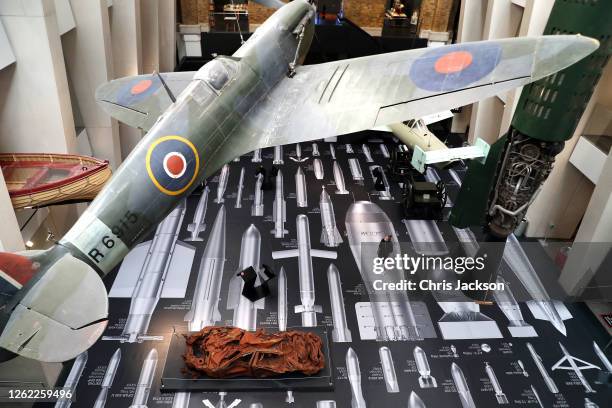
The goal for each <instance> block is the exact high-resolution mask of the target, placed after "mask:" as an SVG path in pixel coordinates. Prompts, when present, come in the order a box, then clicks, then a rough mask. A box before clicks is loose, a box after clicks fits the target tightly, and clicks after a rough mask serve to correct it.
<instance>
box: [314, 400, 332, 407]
mask: <svg viewBox="0 0 612 408" xmlns="http://www.w3.org/2000/svg"><path fill="white" fill-rule="evenodd" d="M317 408H336V401H334V400H323V401H317Z"/></svg>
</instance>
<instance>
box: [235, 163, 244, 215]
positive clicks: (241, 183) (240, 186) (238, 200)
mask: <svg viewBox="0 0 612 408" xmlns="http://www.w3.org/2000/svg"><path fill="white" fill-rule="evenodd" d="M243 189H244V167H243V168H242V169H241V170H240V181H238V191H236V204H234V208H242V190H243Z"/></svg>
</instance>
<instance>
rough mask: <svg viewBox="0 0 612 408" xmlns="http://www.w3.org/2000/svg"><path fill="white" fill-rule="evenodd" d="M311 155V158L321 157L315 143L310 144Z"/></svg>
mask: <svg viewBox="0 0 612 408" xmlns="http://www.w3.org/2000/svg"><path fill="white" fill-rule="evenodd" d="M312 155H313V157H319V156H321V153H320V152H319V145H318V144H316V143H313V144H312Z"/></svg>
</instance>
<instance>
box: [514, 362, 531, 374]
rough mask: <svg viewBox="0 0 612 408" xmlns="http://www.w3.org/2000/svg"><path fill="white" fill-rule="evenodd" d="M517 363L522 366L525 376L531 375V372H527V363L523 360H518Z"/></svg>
mask: <svg viewBox="0 0 612 408" xmlns="http://www.w3.org/2000/svg"><path fill="white" fill-rule="evenodd" d="M517 363H518V365H519V367H520V368H521V370H522V371H523V377H529V373H528V372H527V370H525V364H523V361H521V360H517Z"/></svg>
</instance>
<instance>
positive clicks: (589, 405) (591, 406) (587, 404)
mask: <svg viewBox="0 0 612 408" xmlns="http://www.w3.org/2000/svg"><path fill="white" fill-rule="evenodd" d="M584 408H599V405H597V404H596V403H595V402H593V401H591V399H590V398H587V397H584Z"/></svg>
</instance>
